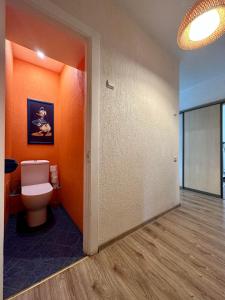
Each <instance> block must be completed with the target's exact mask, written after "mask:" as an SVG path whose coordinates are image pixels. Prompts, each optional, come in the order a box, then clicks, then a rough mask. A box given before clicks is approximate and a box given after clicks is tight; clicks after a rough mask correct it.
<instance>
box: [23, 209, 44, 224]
mask: <svg viewBox="0 0 225 300" xmlns="http://www.w3.org/2000/svg"><path fill="white" fill-rule="evenodd" d="M46 221H47V207H44V208H41V209H39V210H28V211H27V225H28V226H29V227H37V226H40V225H42V224H44V223H45V222H46Z"/></svg>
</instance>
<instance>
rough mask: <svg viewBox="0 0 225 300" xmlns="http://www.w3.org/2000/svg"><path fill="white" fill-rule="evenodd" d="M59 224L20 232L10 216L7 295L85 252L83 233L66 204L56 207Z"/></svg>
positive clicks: (55, 212) (6, 266) (5, 282)
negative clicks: (66, 208)
mask: <svg viewBox="0 0 225 300" xmlns="http://www.w3.org/2000/svg"><path fill="white" fill-rule="evenodd" d="M52 212H53V215H54V218H55V224H54V226H52V227H51V228H50V229H49V230H47V231H46V232H40V233H39V234H34V235H33V236H32V235H30V236H20V235H18V234H17V232H16V217H15V216H10V218H9V221H8V224H7V226H6V228H5V241H4V298H7V297H9V296H12V295H13V294H15V293H18V292H19V291H21V290H23V289H25V288H27V287H29V286H31V285H32V284H34V283H37V282H38V281H40V280H42V279H44V278H45V277H47V276H49V275H51V274H53V273H55V272H57V271H59V270H60V269H62V268H64V267H66V266H68V265H70V264H71V263H74V262H76V261H77V260H79V259H80V258H82V257H83V256H84V253H83V237H82V233H81V232H80V231H79V229H78V227H77V226H76V225H75V224H74V223H73V221H72V220H71V219H70V217H69V216H68V214H67V213H66V212H65V210H64V209H63V208H62V207H57V208H53V209H52Z"/></svg>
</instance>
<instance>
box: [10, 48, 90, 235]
mask: <svg viewBox="0 0 225 300" xmlns="http://www.w3.org/2000/svg"><path fill="white" fill-rule="evenodd" d="M8 54H10V52H9V53H8ZM9 57H10V56H9ZM9 62H10V60H9ZM11 63H12V61H11ZM8 71H10V65H9V66H8ZM8 74H9V75H8V76H7V84H10V86H9V91H10V93H9V94H10V96H8V94H7V99H6V100H7V101H6V102H7V109H6V141H7V142H6V144H7V146H6V149H7V151H6V153H7V155H8V156H9V157H12V158H15V159H16V160H17V161H18V162H21V161H22V160H29V159H48V160H49V161H50V163H51V164H58V165H59V175H60V185H61V187H62V188H61V189H60V191H59V193H58V194H59V199H60V201H61V202H62V204H63V206H64V207H65V209H66V210H67V212H68V214H69V215H70V216H71V218H72V219H73V221H74V223H76V224H77V225H78V226H79V228H80V230H82V228H83V165H84V157H83V152H84V73H83V72H81V71H79V70H77V69H74V68H72V67H69V66H65V67H64V69H63V71H62V72H61V74H57V73H55V72H52V71H49V70H47V69H44V68H41V67H38V66H35V65H32V64H30V63H27V62H24V61H22V60H18V59H14V60H13V80H12V78H11V77H10V76H12V72H8ZM10 74H11V75H10ZM27 98H32V99H39V100H42V101H48V102H54V104H55V145H28V144H27ZM18 180H20V168H18V170H17V171H16V172H14V173H12V174H11V176H10V177H8V185H9V182H11V184H12V183H13V182H16V181H18ZM8 201H9V200H8V198H7V197H6V204H7V205H6V207H8V206H9V205H8ZM14 201H15V200H14ZM19 207H21V205H20V203H19V202H18V208H19ZM14 210H15V208H14ZM11 211H12V210H11ZM7 214H8V213H7Z"/></svg>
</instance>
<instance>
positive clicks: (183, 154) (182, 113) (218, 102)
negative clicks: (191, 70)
mask: <svg viewBox="0 0 225 300" xmlns="http://www.w3.org/2000/svg"><path fill="white" fill-rule="evenodd" d="M223 104H225V99H222V100H218V101H215V102H211V103H206V104H203V105H198V106H195V107H192V108H188V109H185V110H181V111H180V114H181V115H182V123H183V124H182V127H183V128H182V187H181V188H182V189H184V190H190V191H193V192H197V193H201V194H205V195H208V196H213V197H216V198H222V199H223V196H224V195H223V164H224V162H223V109H222V108H223ZM213 105H220V194H212V193H208V192H205V191H199V190H195V189H190V188H187V187H185V176H184V174H185V170H184V168H185V166H184V165H185V164H184V160H185V150H184V149H185V113H186V112H189V111H193V110H198V109H202V108H205V107H209V106H213Z"/></svg>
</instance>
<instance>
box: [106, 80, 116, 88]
mask: <svg viewBox="0 0 225 300" xmlns="http://www.w3.org/2000/svg"><path fill="white" fill-rule="evenodd" d="M106 87H107V88H108V89H110V90H114V86H113V85H111V84H110V83H109V81H108V80H106Z"/></svg>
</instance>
